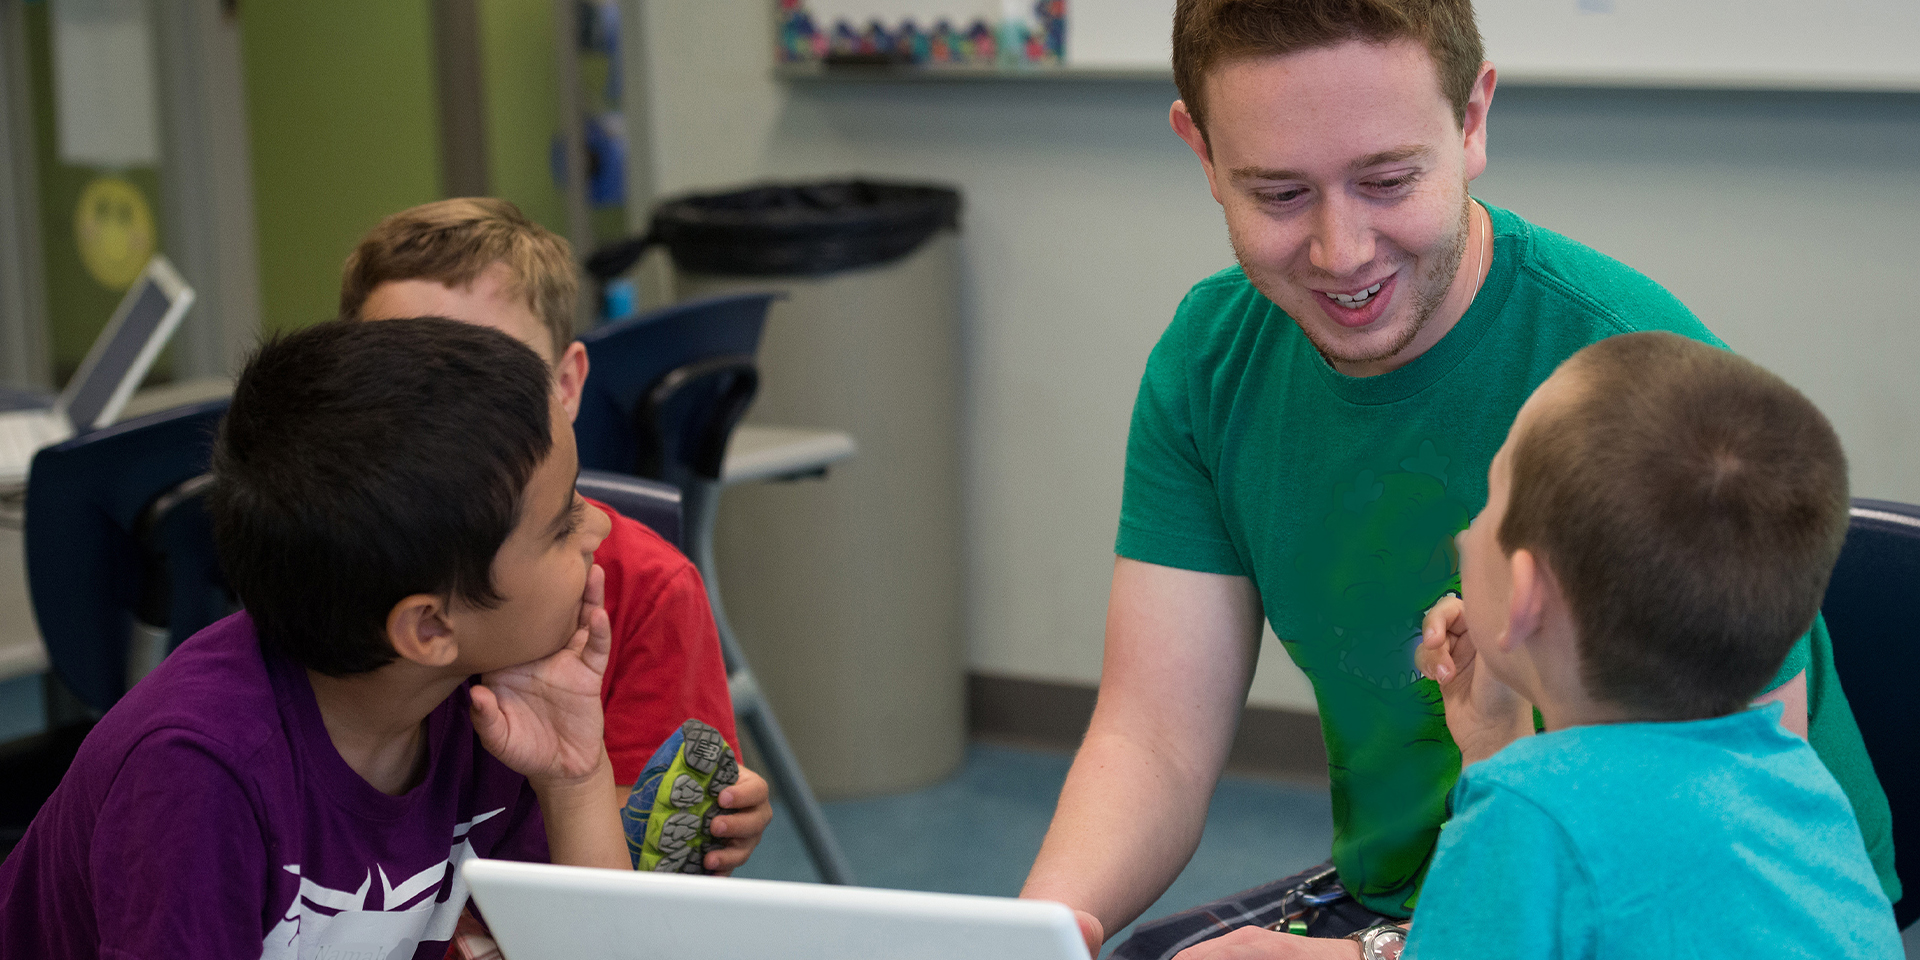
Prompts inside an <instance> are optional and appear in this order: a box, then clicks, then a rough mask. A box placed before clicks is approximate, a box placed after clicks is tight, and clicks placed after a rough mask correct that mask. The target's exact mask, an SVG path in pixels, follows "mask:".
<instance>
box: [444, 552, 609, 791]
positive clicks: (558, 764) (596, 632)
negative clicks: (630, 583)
mask: <svg viewBox="0 0 1920 960" xmlns="http://www.w3.org/2000/svg"><path fill="white" fill-rule="evenodd" d="M605 595H606V574H605V572H604V571H602V570H601V569H600V567H599V566H597V565H596V566H595V567H594V568H593V570H592V571H591V572H590V573H589V574H588V575H587V589H586V593H585V595H584V596H583V598H582V600H583V602H582V604H581V607H580V624H579V627H578V629H576V630H575V631H574V634H573V638H572V639H571V640H570V641H569V642H568V643H567V645H566V646H565V647H564V648H562V649H560V650H558V651H555V652H554V653H553V654H551V655H550V656H547V657H544V658H542V659H539V660H535V661H533V662H531V663H523V664H520V665H518V666H513V667H508V668H506V669H504V670H495V671H493V672H492V673H489V674H486V675H485V676H482V677H481V678H480V683H478V684H476V685H475V686H474V687H473V727H474V730H475V732H477V733H478V734H479V735H480V744H481V746H484V747H486V748H487V751H488V752H490V753H492V754H493V755H494V756H496V757H498V758H500V762H501V763H504V764H506V765H507V766H508V767H510V768H512V769H513V770H514V771H515V772H518V773H520V774H522V775H524V776H525V777H526V778H527V779H529V780H533V781H536V782H538V781H542V780H546V781H561V782H566V781H576V780H584V779H586V778H588V777H591V776H592V775H593V774H595V773H596V772H598V771H599V770H600V769H601V766H602V765H603V764H606V763H607V756H606V748H605V746H604V744H603V743H602V739H601V738H602V734H603V730H602V718H601V714H600V679H601V675H602V674H603V673H605V671H606V668H607V653H608V650H609V648H610V647H611V645H612V628H611V627H610V626H609V625H608V622H607V612H606V610H604V609H603V608H602V607H601V603H602V602H603V600H604V599H605Z"/></svg>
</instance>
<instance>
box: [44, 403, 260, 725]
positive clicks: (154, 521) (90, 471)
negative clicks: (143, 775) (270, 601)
mask: <svg viewBox="0 0 1920 960" xmlns="http://www.w3.org/2000/svg"><path fill="white" fill-rule="evenodd" d="M226 410H227V401H226V400H224V399H221V400H209V401H206V402H203V403H197V404H192V405H190V406H185V407H180V408H178V409H174V410H167V411H162V412H160V413H156V414H153V415H151V416H146V417H140V418H138V419H135V420H129V421H127V422H125V423H121V424H117V425H115V426H112V427H108V428H106V429H104V430H96V431H94V432H91V433H87V434H83V435H81V436H78V437H75V438H73V439H71V440H68V441H66V442H65V443H60V444H56V445H54V446H51V447H48V448H46V449H44V450H41V451H40V452H39V453H38V454H36V455H35V456H34V459H33V468H32V471H31V472H30V473H29V474H28V478H27V501H26V511H25V512H26V553H27V585H28V590H29V592H30V593H31V595H32V598H33V613H34V619H35V620H36V621H38V623H39V627H40V636H41V639H42V640H43V641H44V642H45V643H46V646H47V659H48V660H49V661H50V662H51V663H52V666H53V670H54V672H55V673H56V674H58V675H59V677H60V679H61V680H62V681H63V682H65V683H66V685H67V687H68V688H69V689H71V690H72V691H73V692H74V694H75V695H76V696H78V697H79V698H80V700H81V701H82V702H84V703H85V704H86V705H87V706H88V707H89V708H91V709H92V710H94V711H96V712H99V713H104V712H106V710H107V708H108V707H111V706H113V704H114V702H115V701H117V700H119V699H120V696H121V695H122V694H124V693H126V691H127V687H128V686H130V685H131V680H133V679H138V678H137V677H132V678H130V677H129V664H130V663H132V664H135V665H136V666H137V665H138V664H139V659H138V657H139V654H140V652H139V651H136V650H135V649H134V648H133V643H132V639H133V638H134V637H135V636H136V634H135V625H136V623H140V624H142V625H143V626H144V628H145V629H146V631H147V632H148V633H150V634H158V632H159V631H164V639H160V637H159V636H156V637H155V639H156V640H158V642H159V643H160V644H161V645H162V646H163V648H164V649H162V650H160V651H158V652H159V653H161V654H164V653H165V652H166V651H167V650H171V649H173V647H175V646H178V645H179V643H180V641H182V640H185V639H186V638H187V637H189V636H191V635H192V634H193V633H194V632H195V631H197V630H199V629H200V628H202V627H204V626H206V625H207V624H209V623H212V622H213V621H214V620H217V619H219V618H220V617H222V616H225V615H226V614H228V613H230V612H232V611H233V610H234V609H236V608H235V607H234V605H233V603H232V600H231V599H230V597H229V596H228V594H227V592H226V585H225V580H224V578H223V577H221V576H220V572H219V571H220V564H219V558H218V557H217V556H216V555H215V553H214V550H213V534H212V529H211V525H210V524H209V523H208V522H207V520H206V516H205V511H204V509H203V508H202V507H201V497H200V494H201V492H202V490H203V489H204V486H205V480H204V479H203V478H202V475H203V474H205V473H206V472H207V466H208V460H209V458H210V457H211V455H212V447H213V438H214V433H215V431H216V430H217V429H218V427H219V423H220V418H221V417H222V416H223V415H224V414H225V413H226ZM155 659H157V658H155ZM147 665H148V666H151V663H148V664H147Z"/></svg>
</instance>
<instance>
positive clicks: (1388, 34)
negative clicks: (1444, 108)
mask: <svg viewBox="0 0 1920 960" xmlns="http://www.w3.org/2000/svg"><path fill="white" fill-rule="evenodd" d="M1348 40H1364V41H1367V42H1370V43H1388V42H1391V41H1394V40H1412V41H1415V42H1417V43H1419V44H1420V45H1421V46H1423V47H1426V48H1427V53H1428V55H1430V56H1431V57H1433V63H1434V67H1435V68H1436V69H1437V70H1439V74H1440V93H1441V94H1442V95H1443V96H1445V97H1446V98H1447V102H1448V103H1450V104H1452V105H1453V120H1454V122H1455V123H1457V124H1460V125H1461V126H1463V127H1464V126H1465V125H1466V122H1467V100H1468V99H1469V98H1470V97H1471V96H1472V95H1473V81H1474V78H1475V77H1477V76H1479V75H1480V64H1481V63H1482V62H1483V61H1484V60H1486V52H1485V48H1484V47H1483V45H1482V44H1481V42H1480V28H1479V27H1478V26H1477V25H1476V24H1475V23H1474V20H1473V3H1472V0H1179V3H1178V5H1177V6H1175V7H1174V10H1173V82H1174V85H1175V86H1177V87H1179V88H1180V99H1181V100H1182V101H1183V102H1185V103H1186V105H1187V113H1188V114H1189V115H1191V116H1192V117H1193V125H1194V126H1195V127H1196V128H1198V129H1199V130H1200V136H1201V137H1203V138H1204V137H1206V135H1207V121H1206V115H1207V114H1206V111H1207V100H1206V89H1205V85H1206V79H1207V74H1208V73H1210V72H1212V70H1213V68H1215V67H1217V66H1219V65H1221V64H1223V63H1225V62H1227V61H1230V60H1239V59H1244V58H1248V57H1270V56H1282V55H1285V54H1289V53H1297V52H1299V51H1301V50H1311V49H1314V48H1316V47H1330V46H1333V45H1334V44H1337V43H1343V42H1345V41H1348Z"/></svg>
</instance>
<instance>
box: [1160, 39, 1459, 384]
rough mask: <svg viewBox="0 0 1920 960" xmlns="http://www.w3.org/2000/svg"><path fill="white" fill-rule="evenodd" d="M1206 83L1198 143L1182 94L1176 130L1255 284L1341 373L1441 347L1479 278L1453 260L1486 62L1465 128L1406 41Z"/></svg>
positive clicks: (1428, 66)
mask: <svg viewBox="0 0 1920 960" xmlns="http://www.w3.org/2000/svg"><path fill="white" fill-rule="evenodd" d="M1206 84H1207V88H1206V93H1207V114H1206V123H1207V134H1208V136H1207V138H1206V139H1205V140H1204V141H1202V140H1201V139H1200V137H1199V131H1198V130H1197V129H1195V128H1194V127H1193V125H1192V122H1191V120H1190V119H1187V118H1185V108H1184V106H1182V105H1179V104H1176V105H1175V107H1174V127H1175V129H1176V131H1178V132H1179V133H1180V134H1181V136H1182V138H1183V139H1185V140H1186V141H1187V143H1188V145H1189V146H1191V147H1193V149H1194V152H1195V153H1196V154H1199V155H1200V157H1201V161H1202V163H1203V164H1204V165H1205V167H1206V171H1207V179H1208V182H1209V183H1210V184H1211V186H1212V188H1213V195H1214V198H1215V199H1217V200H1218V201H1219V202H1220V205H1221V207H1222V208H1223V209H1224V210H1225V212H1226V219H1227V233H1228V235H1229V237H1230V238H1231V239H1232V241H1233V249H1234V254H1235V255H1236V256H1237V257H1238V258H1239V260H1240V264H1241V266H1242V267H1243V268H1244V269H1245V270H1246V273H1247V277H1248V279H1249V280H1251V281H1252V282H1253V284H1254V286H1255V287H1257V288H1258V289H1259V290H1260V292H1261V293H1264V294H1266V296H1267V298H1268V299H1270V300H1272V301H1273V302H1274V303H1275V304H1277V305H1278V306H1279V307H1280V308H1281V309H1283V310H1285V311H1286V312H1287V314H1288V315H1289V316H1291V317H1293V318H1294V320H1295V322H1297V323H1298V324H1299V325H1300V329H1301V330H1302V331H1303V332H1304V333H1305V334H1306V335H1307V337H1308V339H1310V340H1311V341H1312V342H1313V344H1314V346H1315V347H1316V348H1318V349H1319V351H1320V353H1321V354H1322V355H1324V356H1325V357H1326V358H1327V359H1328V361H1329V362H1331V363H1332V364H1333V365H1334V367H1335V368H1336V369H1338V370H1340V371H1341V372H1342V373H1346V374H1349V375H1352V376H1370V375H1373V374H1378V373H1384V372H1386V371H1388V370H1392V369H1394V368H1395V367H1398V366H1401V365H1402V364H1405V363H1406V362H1407V361H1409V360H1411V359H1413V358H1414V357H1417V356H1419V355H1420V354H1421V353H1423V352H1425V351H1426V349H1427V348H1428V347H1431V346H1432V345H1433V344H1434V343H1437V342H1439V340H1440V338H1441V337H1443V336H1445V335H1446V332H1447V331H1448V330H1450V329H1452V327H1453V324H1454V322H1455V321H1457V320H1458V319H1459V317H1460V315H1461V314H1462V313H1464V312H1465V310H1466V307H1467V304H1468V303H1469V302H1470V301H1471V300H1472V296H1473V291H1474V288H1475V287H1476V286H1477V284H1478V280H1479V276H1478V271H1477V270H1473V269H1466V270H1463V269H1461V266H1462V261H1463V259H1465V258H1464V256H1463V254H1464V253H1465V251H1466V249H1467V239H1468V223H1469V220H1468V211H1469V209H1470V207H1469V203H1470V201H1469V200H1468V199H1467V182H1468V181H1469V180H1472V179H1473V178H1474V177H1477V176H1479V174H1480V172H1481V170H1482V169H1484V168H1485V166H1486V149H1485V147H1486V136H1485V132H1486V126H1485V124H1486V110H1487V105H1488V103H1489V102H1490V101H1491V99H1492V93H1493V74H1492V71H1491V68H1487V67H1483V68H1482V72H1481V76H1480V79H1479V81H1478V82H1476V84H1475V86H1474V91H1473V96H1472V98H1471V100H1470V101H1469V103H1468V105H1467V111H1466V120H1465V126H1464V129H1463V128H1462V124H1461V123H1459V122H1456V120H1455V119H1454V113H1453V108H1452V106H1451V105H1450V104H1449V103H1448V101H1447V98H1446V97H1445V96H1444V95H1443V94H1442V93H1441V91H1440V81H1439V75H1438V73H1437V71H1436V70H1435V68H1434V63H1433V59H1432V58H1431V57H1430V56H1429V55H1428V54H1427V51H1426V49H1425V48H1424V47H1423V46H1421V45H1420V44H1418V43H1415V42H1413V41H1406V40H1403V41H1395V42H1391V43H1386V44H1376V43H1368V42H1363V41H1357V40H1355V41H1348V42H1345V43H1341V44H1338V45H1335V46H1331V47H1319V48H1314V49H1311V50H1304V51H1301V52H1299V53H1292V54H1287V55H1284V56H1273V57H1257V58H1249V59H1240V60H1230V61H1228V62H1226V63H1225V64H1223V65H1221V66H1220V67H1218V68H1216V69H1214V70H1213V71H1212V72H1211V73H1209V74H1208V76H1207V79H1206ZM1183 121H1184V122H1183ZM1477 236H1478V234H1476V238H1477ZM1475 266H1478V264H1475Z"/></svg>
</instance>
